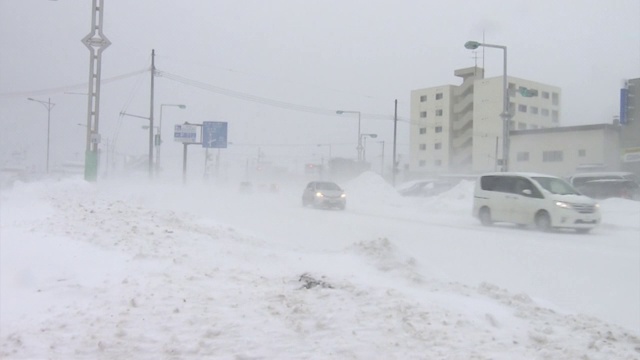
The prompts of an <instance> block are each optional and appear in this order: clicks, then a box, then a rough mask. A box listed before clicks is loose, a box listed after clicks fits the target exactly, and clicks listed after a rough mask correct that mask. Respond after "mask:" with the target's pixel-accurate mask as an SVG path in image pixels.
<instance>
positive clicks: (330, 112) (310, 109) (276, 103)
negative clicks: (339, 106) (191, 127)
mask: <svg viewBox="0 0 640 360" xmlns="http://www.w3.org/2000/svg"><path fill="white" fill-rule="evenodd" d="M156 74H157V75H158V76H160V77H164V78H166V79H169V80H172V81H175V82H179V83H181V84H184V85H188V86H192V87H196V88H199V89H202V90H205V91H209V92H213V93H217V94H220V95H225V96H229V97H233V98H236V99H240V100H244V101H251V102H255V103H260V104H264V105H268V106H273V107H278V108H281V109H287V110H294V111H301V112H307V113H312V114H318V115H326V116H337V115H336V109H324V108H319V107H314V106H306V105H298V104H294V103H289V102H285V101H280V100H273V99H269V98H265V97H261V96H256V95H251V94H247V93H244V92H240V91H235V90H230V89H226V88H222V87H219V86H215V85H211V84H207V83H204V82H201V81H197V80H193V79H188V78H185V77H183V76H180V75H176V74H171V73H168V72H165V71H159V70H156ZM362 117H363V118H368V119H377V120H389V121H393V116H392V115H380V114H367V113H362Z"/></svg>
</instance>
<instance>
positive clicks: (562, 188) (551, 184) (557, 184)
mask: <svg viewBox="0 0 640 360" xmlns="http://www.w3.org/2000/svg"><path fill="white" fill-rule="evenodd" d="M533 180H535V181H536V182H537V183H538V184H540V186H542V188H543V189H545V190H547V191H548V192H550V193H552V194H558V195H573V194H576V195H578V194H580V193H579V192H578V191H577V190H576V189H574V188H573V186H571V185H569V183H568V182H566V181H564V180H562V179H558V178H552V177H533Z"/></svg>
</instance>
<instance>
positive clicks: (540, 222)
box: [535, 211, 551, 232]
mask: <svg viewBox="0 0 640 360" xmlns="http://www.w3.org/2000/svg"><path fill="white" fill-rule="evenodd" d="M535 222H536V228H537V229H538V230H540V231H545V232H546V231H549V230H551V218H550V217H549V214H548V213H547V212H546V211H541V212H539V213H538V214H536V218H535Z"/></svg>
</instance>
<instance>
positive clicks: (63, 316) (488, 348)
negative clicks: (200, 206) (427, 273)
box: [0, 182, 640, 359]
mask: <svg viewBox="0 0 640 360" xmlns="http://www.w3.org/2000/svg"><path fill="white" fill-rule="evenodd" d="M1 220H2V223H1V224H2V237H1V239H0V241H1V243H0V244H1V250H2V251H0V255H1V258H0V266H1V269H0V270H1V272H0V274H1V275H2V284H1V285H2V286H1V289H0V300H1V305H2V306H0V311H1V313H0V315H1V317H0V319H2V321H1V323H0V331H1V334H0V355H2V357H3V358H7V359H32V358H61V359H62V358H64V359H75V358H109V359H111V358H131V357H135V358H149V359H151V358H185V359H191V358H211V357H214V358H237V359H260V358H264V359H271V358H306V359H324V358H351V359H373V358H379V359H382V358H384V359H395V358H397V359H406V358H445V357H446V358H453V359H470V358H478V359H484V358H493V359H513V358H550V359H566V358H580V357H584V358H589V359H611V358H616V359H634V358H638V357H639V356H640V339H639V338H638V334H629V333H628V332H627V331H625V330H623V329H620V328H619V327H617V326H613V325H609V324H606V323H604V322H602V321H600V320H597V319H594V318H590V317H586V316H567V315H563V314H559V313H556V312H554V311H551V310H548V309H545V308H544V307H542V306H540V305H539V304H536V303H535V302H534V301H533V300H531V299H530V298H529V297H528V296H527V295H524V294H510V293H509V292H508V291H507V290H504V289H500V288H498V287H496V286H494V285H491V284H487V283H485V284H482V285H480V286H478V287H469V286H465V285H461V284H457V283H450V282H442V281H439V280H437V279H425V278H423V276H421V274H420V273H418V271H417V270H416V268H417V266H416V264H415V261H414V260H413V259H412V258H411V256H409V255H407V254H401V253H398V252H397V251H396V249H395V247H394V246H393V244H392V242H390V241H389V240H388V239H384V238H376V239H371V240H369V241H365V242H358V243H355V244H352V245H350V246H348V247H346V248H345V249H344V251H342V252H339V253H327V252H323V253H314V252H303V251H293V250H291V249H288V248H283V247H274V246H273V245H272V244H269V243H266V242H265V241H262V240H260V239H258V238H255V237H253V236H252V235H249V234H245V233H243V232H242V231H241V230H239V229H233V228H230V227H228V226H226V225H224V224H218V223H216V222H215V221H214V220H212V219H204V218H199V217H198V215H197V214H189V213H178V212H173V211H169V210H154V209H150V208H146V207H145V206H143V204H142V203H140V202H139V201H136V199H135V198H132V197H131V194H130V193H126V192H122V193H121V194H114V193H102V192H100V190H99V189H98V188H96V187H95V186H92V185H90V184H85V183H83V182H62V183H50V184H27V185H23V186H19V187H17V188H16V189H14V190H12V191H11V192H8V193H4V194H3V195H2V216H1Z"/></svg>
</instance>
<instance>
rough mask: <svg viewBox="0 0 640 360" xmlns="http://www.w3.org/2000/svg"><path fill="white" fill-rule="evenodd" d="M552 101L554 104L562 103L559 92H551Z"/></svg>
mask: <svg viewBox="0 0 640 360" xmlns="http://www.w3.org/2000/svg"><path fill="white" fill-rule="evenodd" d="M551 103H552V104H553V105H560V95H558V93H553V94H551Z"/></svg>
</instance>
